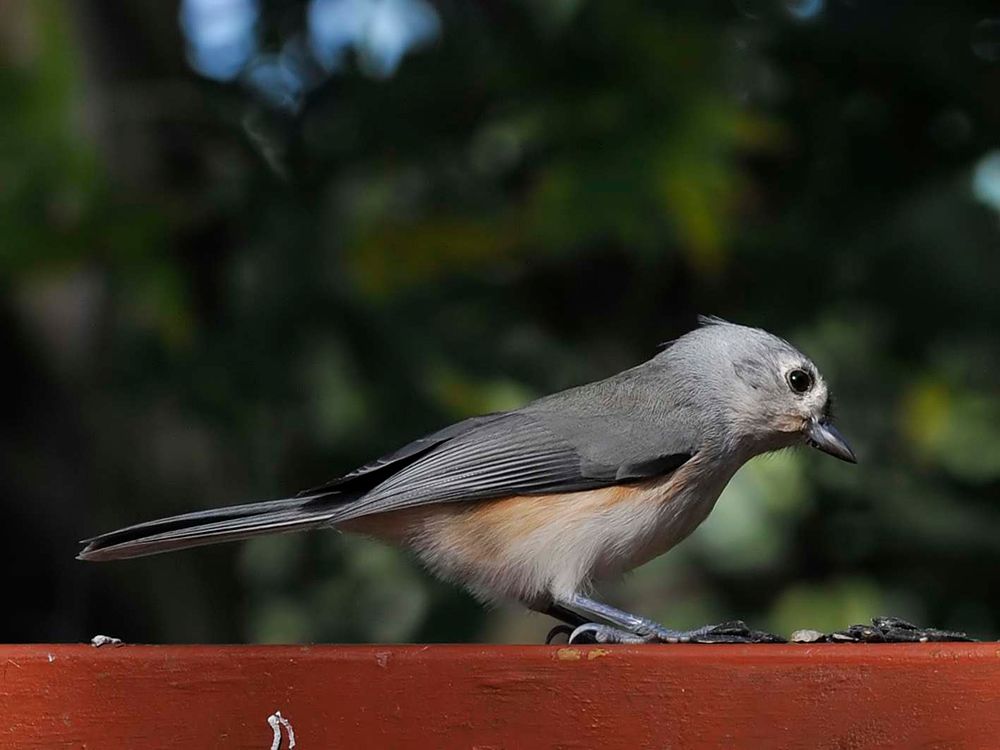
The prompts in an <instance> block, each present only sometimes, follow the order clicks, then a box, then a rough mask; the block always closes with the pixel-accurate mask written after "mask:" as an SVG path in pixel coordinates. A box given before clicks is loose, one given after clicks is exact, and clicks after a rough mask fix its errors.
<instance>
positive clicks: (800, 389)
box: [788, 370, 813, 393]
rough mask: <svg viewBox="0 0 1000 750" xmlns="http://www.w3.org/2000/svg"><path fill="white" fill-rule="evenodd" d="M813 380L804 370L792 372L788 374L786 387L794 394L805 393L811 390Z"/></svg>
mask: <svg viewBox="0 0 1000 750" xmlns="http://www.w3.org/2000/svg"><path fill="white" fill-rule="evenodd" d="M812 384H813V379H812V375H810V374H809V373H808V372H806V371H805V370H792V371H791V372H790V373H788V386H789V387H790V388H791V389H792V390H793V391H795V392H796V393H805V392H806V391H808V390H809V389H810V388H812Z"/></svg>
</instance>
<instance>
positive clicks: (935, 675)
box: [0, 643, 1000, 750]
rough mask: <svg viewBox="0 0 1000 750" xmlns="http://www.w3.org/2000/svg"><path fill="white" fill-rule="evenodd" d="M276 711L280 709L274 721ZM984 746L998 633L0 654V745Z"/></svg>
mask: <svg viewBox="0 0 1000 750" xmlns="http://www.w3.org/2000/svg"><path fill="white" fill-rule="evenodd" d="M279 712H280V715H279ZM290 731H291V732H294V737H295V743H296V744H295V747H296V748H298V750H340V749H342V748H347V749H350V750H354V749H355V748H358V749H365V748H376V749H381V748H388V749H392V748H435V749H438V748H440V749H442V750H449V749H451V748H462V749H463V750H471V749H473V748H478V750H487V749H490V750H500V749H501V748H508V749H511V750H514V749H520V748H612V749H614V748H628V750H637V749H639V748H658V749H660V748H718V747H731V748H778V747H780V748H809V749H810V750H813V749H815V748H868V747H871V748H959V747H967V748H1000V644H997V643H977V644H968V643H962V644H907V645H834V644H822V645H787V646H785V645H781V646H772V645H766V646H762V645H758V646H667V645H664V646H614V647H600V646H585V647H565V646H564V647H558V646H302V647H299V646H246V647H244V646H223V647H216V646H123V647H119V648H114V647H104V648H100V649H95V648H93V647H91V646H75V645H74V646H66V645H58V646H56V645H53V646H45V645H32V646H0V748H4V750H6V749H7V748H16V749H17V750H21V749H22V748H24V749H28V748H44V749H45V750H51V749H52V748H97V749H103V748H109V749H113V750H126V749H127V750H141V749H143V748H183V749H184V750H202V749H203V748H205V749H210V748H251V749H253V750H268V749H269V748H272V747H280V748H282V750H284V749H286V748H288V747H289V746H290V734H289V732H290Z"/></svg>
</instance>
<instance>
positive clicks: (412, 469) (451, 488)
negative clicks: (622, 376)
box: [326, 384, 695, 523]
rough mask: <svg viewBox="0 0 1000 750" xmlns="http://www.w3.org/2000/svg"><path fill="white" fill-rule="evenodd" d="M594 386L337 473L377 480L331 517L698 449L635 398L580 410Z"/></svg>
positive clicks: (334, 487)
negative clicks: (653, 421) (638, 408)
mask: <svg viewBox="0 0 1000 750" xmlns="http://www.w3.org/2000/svg"><path fill="white" fill-rule="evenodd" d="M600 385H602V384H595V386H598V387H599V386H600ZM595 386H587V387H586V388H587V389H588V392H580V390H579V389H578V390H576V391H573V392H567V393H566V394H562V395H563V398H562V399H561V400H557V401H555V402H554V401H552V400H551V399H546V400H544V401H543V402H537V405H532V406H529V407H527V408H526V409H522V410H519V411H515V412H508V413H505V414H493V415H488V416H486V417H482V418H474V419H473V420H466V421H465V422H461V423H459V424H458V425H454V426H453V427H451V428H447V429H446V430H443V431H441V432H439V433H435V434H434V435H432V436H428V437H427V438H423V439H421V440H420V441H415V443H412V444H410V445H409V446H406V447H405V448H403V449H401V450H400V451H397V452H396V453H394V454H390V455H389V456H386V457H385V458H383V459H380V460H379V461H375V462H372V463H371V464H368V465H367V467H362V469H359V470H357V471H355V472H352V473H351V474H350V475H347V476H345V477H344V478H342V479H341V480H334V482H333V483H330V484H328V485H326V486H327V487H329V488H330V490H331V491H334V492H336V491H338V490H339V489H340V488H341V487H343V488H344V489H347V488H351V489H354V487H352V485H351V483H352V482H357V481H358V478H359V477H362V478H363V477H366V476H367V477H369V478H372V477H376V478H377V479H378V480H379V481H377V483H374V484H373V485H372V486H371V487H370V489H369V488H366V491H365V492H364V494H362V495H361V496H360V497H359V496H357V495H355V496H354V497H353V498H352V499H350V500H348V501H347V502H344V503H342V504H337V507H335V508H334V509H333V512H332V515H331V518H330V520H331V522H333V523H337V522H341V521H345V520H348V519H350V518H357V517H359V516H365V515H371V514H374V513H385V512H389V511H394V510H401V509H403V508H411V507H414V506H418V505H425V504H428V503H443V502H459V501H470V500H487V499H492V498H499V497H506V496H509V495H528V494H532V495H538V494H551V493H560V492H573V491H579V490H587V489H595V488H599V487H607V486H610V485H616V484H624V483H627V482H633V481H639V480H642V479H648V478H651V477H657V476H663V475H666V474H669V473H671V472H672V471H675V470H676V469H677V468H678V467H679V466H681V465H682V464H683V463H685V462H686V461H687V460H688V459H690V458H691V456H692V455H693V453H694V450H695V446H694V445H693V442H692V441H691V440H689V439H688V438H689V436H688V435H687V434H686V432H685V431H684V430H679V431H677V434H674V435H671V431H670V430H669V428H667V427H666V425H664V424H662V423H660V422H661V420H657V422H658V423H657V424H651V422H650V420H649V419H646V418H644V417H645V416H646V413H645V412H642V411H639V412H637V411H636V409H635V406H636V404H634V403H631V402H629V403H625V404H621V403H619V404H612V405H609V406H608V407H607V408H604V409H598V410H596V411H595V410H594V409H593V408H587V409H580V408H574V404H575V403H576V402H581V403H584V404H588V405H590V406H593V404H594V399H593V397H594V395H595V391H594V388H595ZM597 393H598V394H599V388H598V391H597ZM368 467H374V468H370V469H369V468H368ZM338 482H340V483H341V484H340V485H339V486H338Z"/></svg>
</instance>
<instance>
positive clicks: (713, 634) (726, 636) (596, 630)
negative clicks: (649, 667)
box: [550, 620, 785, 644]
mask: <svg viewBox="0 0 1000 750" xmlns="http://www.w3.org/2000/svg"><path fill="white" fill-rule="evenodd" d="M550 635H551V634H550ZM569 642H570V643H574V644H576V643H784V642H785V639H784V638H782V637H781V636H779V635H774V634H773V633H766V632H764V631H762V630H752V629H751V628H749V627H747V624H746V623H745V622H743V621H742V620H733V621H731V622H724V623H721V624H719V625H705V626H704V627H700V628H696V629H694V630H670V629H669V628H665V627H663V626H662V625H658V624H656V623H645V624H644V627H643V628H642V632H632V631H629V630H625V629H623V628H616V627H613V626H611V625H602V624H600V623H596V622H588V623H585V624H583V625H580V626H579V627H577V628H575V629H574V630H573V632H572V633H570V635H569Z"/></svg>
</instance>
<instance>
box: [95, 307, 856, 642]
mask: <svg viewBox="0 0 1000 750" xmlns="http://www.w3.org/2000/svg"><path fill="white" fill-rule="evenodd" d="M798 445H809V446H812V447H813V448H816V449H818V450H820V451H823V452H825V453H827V454H829V455H831V456H834V457H836V458H839V459H842V460H844V461H847V462H850V463H856V462H857V459H856V457H855V454H854V452H853V451H852V450H851V448H850V446H849V445H848V443H847V441H846V440H845V438H844V437H843V435H841V433H840V432H839V431H838V430H837V429H836V428H835V427H834V425H833V415H832V399H831V395H830V389H829V387H828V385H827V383H826V381H825V379H824V378H823V376H822V375H821V374H820V372H819V370H818V368H817V367H816V365H815V364H814V363H813V362H812V360H810V359H809V358H808V357H807V356H806V355H804V354H803V353H801V352H800V351H799V350H798V349H796V348H795V347H794V346H793V345H792V344H790V343H789V342H788V341H786V340H785V339H783V338H780V337H778V336H776V335H773V334H771V333H768V332H766V331H764V330H762V329H760V328H755V327H751V326H746V325H739V324H736V323H731V322H728V321H726V320H723V319H721V318H717V317H700V318H699V325H698V326H697V327H695V328H693V329H692V330H690V331H688V332H687V333H685V334H684V335H682V336H680V337H679V338H676V339H675V340H673V341H671V342H668V343H666V344H664V345H663V347H662V349H661V350H660V351H658V352H657V353H656V354H655V356H653V357H652V358H651V359H649V360H647V361H645V362H643V363H641V364H639V365H636V366H634V367H631V368H629V369H626V370H624V371H622V372H620V373H617V374H615V375H612V376H610V377H608V378H605V379H603V380H599V381H596V382H592V383H588V384H585V385H580V386H576V387H573V388H569V389H568V390H564V391H560V392H558V393H554V394H551V395H548V396H544V397H542V398H540V399H538V400H535V401H533V402H531V403H528V404H527V405H525V406H523V407H521V408H518V409H513V410H511V411H503V412H495V413H491V414H484V415H480V416H473V417H471V418H468V419H464V420H462V421H459V422H457V423H455V424H452V425H450V426H448V427H445V428H444V429H441V430H438V431H437V432H434V433H431V434H429V435H426V436H424V437H421V438H418V439H416V440H414V441H413V442H411V443H409V444H407V445H405V446H403V447H401V448H399V449H398V450H396V451H394V452H391V453H388V454H386V455H384V456H381V457H380V458H377V459H375V460H373V461H371V462H369V463H366V464H364V465H363V466H360V467H359V468H357V469H354V470H353V471H350V472H349V473H347V474H343V475H342V476H339V477H337V478H335V479H332V480H330V481H328V482H326V483H325V484H322V485H320V486H318V487H314V488H312V489H310V490H306V491H303V492H300V493H298V494H297V495H295V496H292V497H288V498H285V499H280V500H270V501H264V502H256V503H249V504H241V505H234V506H227V507H221V508H215V509H210V510H202V511H197V512H192V513H186V514H183V515H177V516H172V517H169V518H163V519H160V520H154V521H149V522H145V523H140V524H137V525H133V526H129V527H127V528H123V529H120V530H118V531H112V532H110V533H105V534H102V535H100V536H96V537H94V538H91V539H87V540H84V541H83V542H81V544H82V545H84V547H83V549H82V551H81V552H80V553H79V555H78V558H79V559H81V560H91V561H103V560H115V559H121V558H131V557H140V556H145V555H153V554H157V553H161V552H168V551H173V550H180V549H185V548H189V547H197V546H200V545H206V544H213V543H216V542H224V541H230V540H238V539H245V538H248V537H254V536H258V535H262V534H274V533H282V532H291V531H301V530H307V529H326V528H333V529H337V530H339V531H341V532H350V533H356V534H363V535H366V536H369V537H374V538H376V539H379V540H381V541H383V542H388V543H390V544H393V545H397V546H399V547H402V548H404V549H407V550H409V551H410V552H412V553H413V554H414V555H415V556H416V557H417V558H418V559H419V560H420V562H422V563H423V565H424V566H426V567H427V568H428V569H429V570H430V571H431V573H433V574H435V575H437V576H438V577H440V578H442V579H444V580H446V581H449V582H452V583H454V584H457V585H459V586H462V587H464V588H465V589H467V590H468V591H470V592H471V593H472V594H473V595H474V596H475V597H476V598H478V599H479V600H481V601H482V602H484V603H486V604H493V603H499V602H505V601H511V600H513V601H515V602H520V603H521V604H523V605H524V606H526V607H527V608H529V609H531V610H534V611H537V612H542V613H546V614H548V615H551V616H553V617H555V618H556V619H557V620H559V621H560V622H562V623H564V625H562V626H561V627H563V628H564V629H566V630H567V631H568V632H569V640H570V641H571V642H591V643H592V642H601V643H643V642H666V643H685V642H756V641H759V640H774V639H777V636H772V635H770V634H767V633H762V632H761V631H754V630H751V629H749V628H748V627H747V626H746V625H745V624H744V623H743V622H742V621H735V622H730V623H724V624H721V625H706V626H703V627H701V628H696V629H693V630H687V631H683V630H674V629H670V628H668V627H666V626H664V625H662V624H660V623H658V622H656V621H653V620H650V619H647V618H645V617H642V616H639V615H635V614H632V613H630V612H626V611H623V610H620V609H617V608H615V607H612V606H610V605H608V604H605V603H603V602H601V601H599V600H598V599H596V598H594V596H593V593H592V591H593V587H594V585H595V584H596V583H597V582H599V581H602V580H605V579H608V578H613V577H616V576H620V575H622V574H624V573H625V572H627V571H629V570H631V569H633V568H635V567H637V566H639V565H642V564H643V563H645V562H647V561H649V560H651V559H653V558H655V557H658V556H660V555H662V554H663V553H665V552H667V551H669V550H670V549H671V548H673V547H674V546H675V545H677V544H678V543H679V542H680V541H681V540H683V539H685V538H686V537H687V536H688V535H689V534H691V533H692V532H693V531H694V530H695V528H696V527H697V526H698V525H699V524H701V523H702V521H704V520H705V518H706V517H707V516H708V514H709V513H710V512H711V510H712V509H713V507H714V506H715V504H716V501H717V500H718V498H719V496H720V494H721V493H722V491H723V489H724V488H725V487H726V485H727V484H728V482H729V480H730V479H731V478H732V477H733V475H734V474H735V473H736V471H737V470H738V469H739V468H740V467H741V466H743V465H744V464H745V463H746V462H747V461H749V460H750V459H752V458H754V457H755V456H759V455H761V454H765V453H770V452H773V451H778V450H782V449H786V448H791V447H794V446H798Z"/></svg>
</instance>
